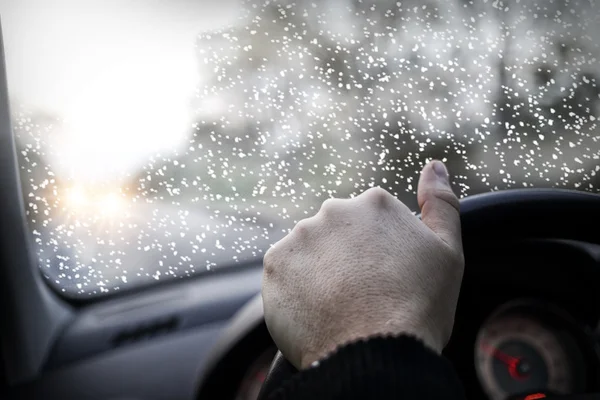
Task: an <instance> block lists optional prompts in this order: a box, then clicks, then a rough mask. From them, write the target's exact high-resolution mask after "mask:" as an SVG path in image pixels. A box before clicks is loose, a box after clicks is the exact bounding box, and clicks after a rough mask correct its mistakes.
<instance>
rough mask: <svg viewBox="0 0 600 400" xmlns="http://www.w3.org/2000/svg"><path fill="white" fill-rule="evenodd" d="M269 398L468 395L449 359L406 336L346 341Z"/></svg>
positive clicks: (451, 399) (384, 399) (408, 399)
mask: <svg viewBox="0 0 600 400" xmlns="http://www.w3.org/2000/svg"><path fill="white" fill-rule="evenodd" d="M268 398H269V400H284V399H286V400H295V399H304V400H306V399H308V400H321V399H322V400H337V399H340V400H341V399H344V400H347V399H381V400H388V399H390V400H391V399H402V400H412V399H414V400H417V399H418V400H422V399H444V400H458V399H460V400H463V399H464V398H465V394H464V391H463V388H462V385H461V382H460V380H459V379H458V376H457V375H456V372H455V371H454V368H453V367H452V365H451V364H450V362H449V361H448V360H447V359H445V358H444V357H442V356H440V355H437V354H435V353H434V352H433V351H431V350H429V349H428V348H426V347H425V346H424V345H423V343H422V342H421V341H419V340H417V339H415V338H414V337H411V336H405V335H402V336H398V337H376V338H371V339H368V340H361V341H358V342H355V343H352V344H349V345H346V346H344V347H342V348H340V349H338V350H337V351H336V352H335V353H333V354H332V355H331V356H329V357H328V358H327V359H325V360H323V361H321V362H320V363H319V364H318V365H316V366H314V367H312V368H309V369H306V370H304V371H300V372H298V373H297V374H296V375H294V376H293V377H292V378H290V379H289V380H288V381H286V382H285V383H283V384H282V385H281V386H280V387H279V388H278V389H276V390H275V391H274V392H273V393H271V394H270V395H269V397H268Z"/></svg>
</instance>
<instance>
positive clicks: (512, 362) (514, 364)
mask: <svg viewBox="0 0 600 400" xmlns="http://www.w3.org/2000/svg"><path fill="white" fill-rule="evenodd" d="M479 347H480V348H481V350H483V351H484V352H485V353H487V354H489V355H490V356H492V357H494V358H495V359H497V360H498V361H500V362H502V363H504V364H506V366H507V367H508V373H509V374H510V376H511V377H512V378H513V379H516V380H523V379H527V375H526V374H524V373H522V372H520V371H519V368H518V367H519V364H520V363H521V361H522V360H521V359H520V358H518V357H513V356H510V355H508V354H506V353H505V352H503V351H501V350H499V349H498V348H497V347H494V346H492V345H490V344H489V343H486V342H482V343H481V344H480V346H479Z"/></svg>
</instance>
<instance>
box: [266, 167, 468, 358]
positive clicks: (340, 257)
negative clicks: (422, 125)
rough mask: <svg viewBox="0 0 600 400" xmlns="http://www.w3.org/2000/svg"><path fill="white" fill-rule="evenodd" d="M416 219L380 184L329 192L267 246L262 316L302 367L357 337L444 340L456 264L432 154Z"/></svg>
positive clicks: (445, 187)
mask: <svg viewBox="0 0 600 400" xmlns="http://www.w3.org/2000/svg"><path fill="white" fill-rule="evenodd" d="M417 198H418V203H419V207H420V208H421V219H419V218H418V217H417V216H415V215H414V214H413V213H412V212H411V211H410V210H409V209H408V207H406V206H405V205H404V204H403V203H402V202H400V201H399V200H397V199H396V198H395V197H393V196H392V195H391V194H389V193H388V192H387V191H385V190H383V189H380V188H372V189H369V190H367V191H365V192H364V193H362V194H360V195H359V196H357V197H355V198H352V199H344V200H341V199H330V200H327V201H325V202H324V203H323V205H322V207H321V209H320V210H319V212H318V213H317V214H316V215H315V216H313V217H311V218H308V219H305V220H302V221H300V222H299V223H298V224H297V225H296V226H295V227H294V229H293V230H292V231H291V232H290V234H289V235H287V236H286V237H285V238H283V239H282V240H281V241H279V242H277V243H276V244H275V245H274V246H273V247H272V248H271V249H270V250H269V251H268V252H267V254H266V255H265V258H264V275H263V288H262V297H263V303H264V315H265V322H266V325H267V327H268V329H269V332H270V334H271V336H272V338H273V340H274V342H275V344H276V345H277V347H278V348H279V349H280V350H281V352H282V353H283V355H284V356H285V357H286V358H287V360H289V362H291V363H292V364H293V365H294V366H295V367H296V368H299V369H302V368H308V367H310V365H311V364H313V363H314V362H315V361H319V360H321V359H323V358H325V357H327V355H328V354H330V353H332V352H333V351H335V349H336V348H338V347H340V346H342V345H344V344H347V343H350V342H353V341H356V340H358V339H362V338H368V337H373V336H378V335H386V334H411V335H414V336H416V337H417V338H419V339H421V340H422V341H423V342H424V343H425V345H426V346H428V347H430V348H431V349H433V350H434V351H436V352H437V353H441V351H442V349H443V348H444V346H445V345H446V343H447V342H448V340H449V338H450V335H451V333H452V328H453V324H454V314H455V311H456V304H457V300H458V294H459V291H460V285H461V280H462V275H463V270H464V256H463V250H462V241H461V231H460V218H459V206H458V204H459V202H458V199H457V197H456V195H455V194H454V193H453V192H452V189H451V187H450V184H449V179H448V172H447V170H446V168H445V166H444V165H443V164H442V163H441V162H439V161H433V162H431V163H429V164H428V165H427V166H426V167H425V168H424V169H423V171H422V173H421V177H420V180H419V186H418V192H417Z"/></svg>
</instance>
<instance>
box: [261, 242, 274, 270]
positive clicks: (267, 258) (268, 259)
mask: <svg viewBox="0 0 600 400" xmlns="http://www.w3.org/2000/svg"><path fill="white" fill-rule="evenodd" d="M276 252H277V250H276V249H275V246H273V247H271V248H270V249H269V250H267V252H266V253H265V255H264V257H263V271H264V273H265V274H267V275H272V274H273V272H275V266H276V264H277V262H276V259H277V257H276Z"/></svg>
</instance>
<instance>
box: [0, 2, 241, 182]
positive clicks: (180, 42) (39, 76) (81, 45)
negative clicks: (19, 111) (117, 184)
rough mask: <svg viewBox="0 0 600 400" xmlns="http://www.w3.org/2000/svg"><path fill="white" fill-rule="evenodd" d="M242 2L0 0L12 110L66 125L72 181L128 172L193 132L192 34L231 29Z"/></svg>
mask: <svg viewBox="0 0 600 400" xmlns="http://www.w3.org/2000/svg"><path fill="white" fill-rule="evenodd" d="M215 4H218V5H217V6H215ZM236 4H237V0H220V1H219V2H215V1H211V0H0V15H1V17H2V25H3V34H4V40H5V52H6V59H7V74H8V81H9V90H10V92H11V93H10V95H11V98H12V101H13V109H16V108H18V106H20V105H22V106H24V107H26V108H28V109H32V108H33V109H39V110H43V111H44V112H49V113H51V114H53V115H55V116H57V117H60V118H64V119H65V123H64V129H63V132H62V134H61V136H60V137H59V138H57V142H56V143H53V145H54V146H56V151H57V152H58V153H60V160H61V161H60V165H56V167H58V168H62V169H63V172H64V173H68V174H72V175H73V177H74V178H75V179H88V178H104V177H110V176H113V175H115V174H119V173H120V172H123V171H125V170H127V169H130V168H132V167H134V166H135V165H137V164H139V163H140V162H141V160H142V159H143V158H145V157H146V156H147V155H148V154H149V153H152V152H154V151H156V150H157V149H163V148H168V147H172V146H174V145H176V144H177V143H178V142H179V141H180V140H181V138H183V137H184V136H185V135H186V134H187V133H188V132H189V130H190V129H189V127H190V124H191V120H190V118H189V117H190V113H191V107H190V102H191V100H192V96H193V92H194V89H195V87H196V86H197V84H198V82H199V80H200V78H201V76H200V73H199V66H198V63H197V61H196V52H195V50H194V43H195V38H196V36H197V34H198V33H199V32H200V31H201V30H204V29H214V28H218V27H221V26H224V25H226V24H228V23H231V22H232V21H233V20H234V18H235V16H236V10H237V8H236V7H235V6H236Z"/></svg>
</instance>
